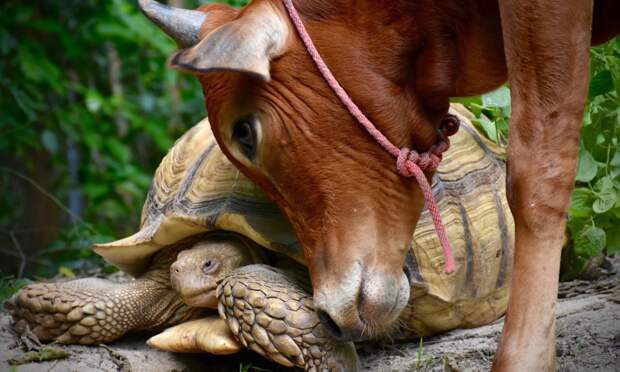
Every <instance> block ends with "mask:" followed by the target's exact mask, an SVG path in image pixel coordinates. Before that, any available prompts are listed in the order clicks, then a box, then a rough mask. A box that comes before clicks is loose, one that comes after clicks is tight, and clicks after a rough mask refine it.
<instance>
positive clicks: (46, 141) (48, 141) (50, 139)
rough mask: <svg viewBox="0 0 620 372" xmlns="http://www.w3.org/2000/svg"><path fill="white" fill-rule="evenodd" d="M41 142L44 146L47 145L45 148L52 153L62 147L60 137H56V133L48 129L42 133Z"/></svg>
mask: <svg viewBox="0 0 620 372" xmlns="http://www.w3.org/2000/svg"><path fill="white" fill-rule="evenodd" d="M41 143H43V147H45V149H46V150H47V151H49V152H50V153H51V154H55V153H57V152H58V148H59V147H60V146H59V145H58V137H56V134H55V133H54V132H52V131H50V130H47V129H46V130H44V131H43V133H41Z"/></svg>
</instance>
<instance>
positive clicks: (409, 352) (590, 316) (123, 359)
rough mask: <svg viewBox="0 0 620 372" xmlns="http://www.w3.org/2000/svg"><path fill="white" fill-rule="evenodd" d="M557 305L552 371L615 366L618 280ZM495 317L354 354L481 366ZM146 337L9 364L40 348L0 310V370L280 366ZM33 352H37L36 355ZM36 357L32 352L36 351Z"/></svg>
mask: <svg viewBox="0 0 620 372" xmlns="http://www.w3.org/2000/svg"><path fill="white" fill-rule="evenodd" d="M559 298H560V299H559V302H558V306H557V313H558V314H557V319H558V324H557V356H558V358H557V363H558V371H589V372H591V371H620V359H619V350H620V277H619V276H618V274H615V275H611V276H605V277H602V278H600V279H599V280H597V281H593V282H585V281H574V282H568V283H562V284H561V285H560V295H559ZM501 329H502V321H501V320H500V321H497V322H495V323H493V324H490V325H487V326H484V327H480V328H476V329H466V330H455V331H452V332H448V333H445V334H443V335H440V336H436V337H433V338H428V339H425V340H423V343H422V345H421V344H420V343H419V342H409V343H398V344H392V345H383V346H369V345H366V346H363V347H361V348H360V349H359V350H358V352H359V355H360V359H361V361H362V366H363V370H365V371H487V370H489V368H490V366H491V361H492V359H493V353H494V351H495V348H496V345H497V341H498V339H499V335H500V333H501ZM148 336H149V335H148V334H135V335H131V336H129V337H126V338H124V339H122V340H120V341H118V342H115V343H113V344H111V345H109V346H94V347H86V346H64V345H51V346H52V347H56V348H60V349H62V350H60V353H61V354H62V351H63V350H64V351H66V352H68V356H66V357H64V358H61V359H55V360H51V361H44V362H30V363H25V364H21V365H19V366H11V365H10V364H9V360H11V359H16V358H23V357H24V355H25V351H24V350H23V349H24V348H31V349H34V350H37V349H39V350H40V347H39V346H37V345H36V341H33V340H31V339H30V338H29V337H28V334H27V333H22V335H21V336H19V335H17V334H16V333H15V330H14V327H13V325H12V322H11V318H10V317H9V316H8V315H7V314H6V313H0V371H20V372H26V371H54V372H61V371H63V372H64V371H76V372H77V371H79V372H84V371H123V372H127V371H253V370H254V371H256V370H258V371H264V370H272V371H282V370H284V368H282V367H281V366H279V365H276V364H272V363H269V362H267V361H265V360H264V359H263V358H262V357H260V356H259V355H257V354H255V353H252V352H243V353H240V354H237V355H233V356H222V357H217V356H211V355H206V354H195V355H190V354H185V355H180V354H172V353H166V352H161V351H157V350H154V349H151V348H149V347H148V346H146V344H145V340H146V339H147V337H148ZM39 354H40V353H39ZM39 354H35V356H36V355H39Z"/></svg>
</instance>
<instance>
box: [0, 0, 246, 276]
mask: <svg viewBox="0 0 620 372" xmlns="http://www.w3.org/2000/svg"><path fill="white" fill-rule="evenodd" d="M229 3H231V4H232V5H241V4H242V3H245V1H239V0H237V1H234V0H232V1H229ZM183 5H184V6H186V7H196V6H198V5H199V2H198V1H196V0H193V1H185V2H184V4H183ZM175 50H176V45H175V43H174V42H173V41H172V40H171V39H170V38H168V37H167V36H166V35H165V34H163V33H162V32H161V31H160V30H159V29H158V28H157V27H156V26H155V25H153V24H152V23H151V22H150V21H148V20H147V19H146V18H145V17H144V16H143V15H142V14H141V12H140V11H139V9H138V7H137V4H136V2H135V1H125V0H110V1H97V0H67V1H62V2H58V1H51V0H42V1H38V2H23V1H17V0H9V1H5V2H3V5H2V12H0V160H1V161H2V165H3V166H6V167H4V168H3V169H0V189H2V190H3V191H4V194H5V195H10V197H8V198H0V239H2V240H0V241H1V242H4V241H5V239H6V241H7V242H10V240H9V238H8V234H9V233H14V234H15V236H16V237H17V241H18V242H23V241H27V240H28V239H30V235H31V234H42V233H40V232H39V231H40V229H43V228H44V227H43V226H38V225H30V224H31V223H32V222H30V221H28V218H29V217H28V216H29V213H31V211H32V209H33V208H35V207H36V205H32V201H31V198H28V197H27V194H26V193H24V192H23V191H24V190H30V189H31V188H32V187H33V186H32V184H34V183H36V184H37V186H38V187H37V189H38V190H40V191H45V192H47V193H48V194H49V195H53V196H54V197H55V198H57V200H59V201H61V202H62V204H63V205H65V206H66V209H68V210H71V211H72V212H73V213H74V214H75V215H76V216H78V218H75V216H69V215H67V214H66V213H64V212H63V213H61V214H60V217H61V221H60V222H58V221H57V220H58V217H59V214H55V215H50V219H53V220H52V221H50V225H51V226H58V225H60V226H58V227H55V228H56V229H57V230H58V232H57V233H56V234H55V241H54V243H53V244H52V245H51V246H50V247H49V248H46V247H45V246H43V247H40V248H36V247H34V248H33V247H23V248H24V250H25V251H27V252H26V253H27V256H28V257H27V258H28V259H29V261H28V263H29V265H28V266H29V267H30V266H32V262H39V263H43V264H44V265H43V267H44V268H47V269H46V270H44V271H38V272H39V273H41V274H45V275H52V274H55V273H56V271H57V269H56V268H57V267H58V266H59V265H64V266H66V267H68V268H71V269H79V268H84V267H87V266H93V264H95V265H99V264H101V261H99V260H97V258H96V255H94V254H93V253H92V251H91V249H90V246H91V244H92V243H93V242H96V241H110V240H112V239H115V238H119V237H122V236H125V235H128V234H130V233H132V232H134V231H135V230H136V229H137V227H138V223H139V214H140V210H141V207H142V203H143V201H144V197H145V195H146V192H147V190H148V187H149V186H150V182H151V177H152V174H153V172H154V170H155V167H156V166H157V164H158V163H159V161H160V160H161V158H162V157H163V155H164V154H165V152H166V151H167V150H168V149H169V148H170V147H171V146H172V144H173V142H174V140H175V139H176V138H178V137H179V136H180V135H181V134H182V133H183V132H184V131H185V130H187V129H188V128H189V127H190V126H191V125H193V124H194V123H196V122H197V121H198V120H199V119H201V118H202V117H204V116H205V115H206V113H205V109H204V105H203V102H202V95H201V91H200V87H199V85H198V83H197V81H196V79H195V78H192V77H190V76H187V75H183V74H180V73H178V72H176V71H173V70H171V69H170V68H168V67H167V66H166V60H167V58H168V57H169V56H170V55H171V54H172V53H173V52H174V51H175ZM16 174H17V175H18V176H16ZM20 175H21V176H23V177H20ZM24 177H27V178H29V179H30V180H31V181H32V182H25V181H24V180H23V179H24ZM42 180H44V181H46V184H38V183H41V182H42ZM83 221H88V223H85V222H83ZM35 230H36V231H35ZM33 231H35V232H33ZM5 235H6V236H5ZM15 249H16V248H11V247H9V248H7V250H11V251H15ZM35 250H36V251H35ZM31 258H32V259H36V261H31V260H30V259H31ZM93 260H95V261H93ZM89 264H90V265H89ZM85 265H86V266H85ZM39 268H41V266H40V265H39ZM4 269H5V270H10V268H9V269H7V266H4ZM2 270H3V266H0V271H2ZM32 273H33V271H32V270H30V275H32Z"/></svg>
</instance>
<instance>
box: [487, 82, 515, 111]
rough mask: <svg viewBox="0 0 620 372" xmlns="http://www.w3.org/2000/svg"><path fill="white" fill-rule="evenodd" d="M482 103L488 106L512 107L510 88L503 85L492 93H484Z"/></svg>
mask: <svg viewBox="0 0 620 372" xmlns="http://www.w3.org/2000/svg"><path fill="white" fill-rule="evenodd" d="M482 105H483V106H486V107H498V108H502V109H503V108H506V107H510V89H508V87H506V86H502V87H500V88H498V89H496V90H494V91H492V92H490V93H487V94H483V95H482Z"/></svg>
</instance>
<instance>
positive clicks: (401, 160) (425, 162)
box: [396, 141, 448, 177]
mask: <svg viewBox="0 0 620 372" xmlns="http://www.w3.org/2000/svg"><path fill="white" fill-rule="evenodd" d="M447 149H448V144H447V143H446V142H445V141H441V142H440V143H438V144H436V145H433V147H432V148H431V149H430V150H429V151H427V152H423V153H422V154H419V153H418V152H417V151H415V150H411V149H410V148H408V147H403V148H402V149H400V150H399V152H398V157H397V159H396V169H397V170H398V173H400V174H402V175H403V176H405V177H412V176H413V172H414V167H418V168H420V169H421V170H422V171H423V172H432V171H435V170H437V167H439V163H440V162H441V158H442V157H443V152H444V151H446V150H447Z"/></svg>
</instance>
